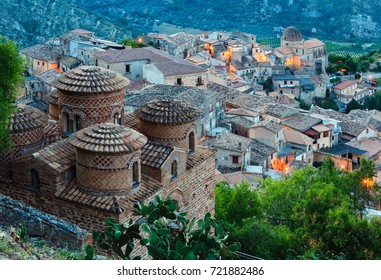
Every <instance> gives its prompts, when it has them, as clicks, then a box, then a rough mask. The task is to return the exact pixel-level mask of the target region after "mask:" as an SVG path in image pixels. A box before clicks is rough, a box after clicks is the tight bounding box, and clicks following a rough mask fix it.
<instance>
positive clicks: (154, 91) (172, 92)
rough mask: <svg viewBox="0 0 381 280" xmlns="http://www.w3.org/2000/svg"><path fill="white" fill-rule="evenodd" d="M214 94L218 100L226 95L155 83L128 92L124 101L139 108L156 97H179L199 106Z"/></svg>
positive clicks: (126, 104)
mask: <svg viewBox="0 0 381 280" xmlns="http://www.w3.org/2000/svg"><path fill="white" fill-rule="evenodd" d="M214 96H216V99H218V100H220V99H221V98H223V97H224V95H223V94H220V93H216V92H214V91H212V90H207V89H198V88H195V87H185V86H176V85H173V86H172V85H153V86H148V87H145V88H144V89H142V90H140V91H139V92H137V94H127V95H126V96H125V102H124V103H125V106H132V107H134V108H138V107H140V106H143V105H145V104H146V103H148V102H151V101H153V100H156V99H177V100H181V101H183V102H186V103H188V105H189V106H196V107H197V108H199V107H203V106H204V105H205V102H206V101H207V100H210V99H211V98H212V97H214Z"/></svg>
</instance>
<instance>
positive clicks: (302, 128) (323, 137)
mask: <svg viewBox="0 0 381 280" xmlns="http://www.w3.org/2000/svg"><path fill="white" fill-rule="evenodd" d="M282 124H283V125H285V126H286V127H287V128H291V129H294V130H296V131H299V132H301V133H303V134H304V135H307V136H308V137H310V138H312V139H313V140H314V142H313V150H314V151H315V150H319V149H321V148H326V147H331V146H332V137H331V129H330V128H329V127H327V126H326V125H324V124H322V120H321V119H318V118H314V117H311V116H309V115H305V114H299V115H294V116H292V117H290V118H288V119H286V120H285V121H283V122H282Z"/></svg>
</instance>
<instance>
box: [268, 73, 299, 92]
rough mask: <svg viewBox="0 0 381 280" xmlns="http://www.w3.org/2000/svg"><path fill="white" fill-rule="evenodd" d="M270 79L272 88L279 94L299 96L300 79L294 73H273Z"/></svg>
mask: <svg viewBox="0 0 381 280" xmlns="http://www.w3.org/2000/svg"><path fill="white" fill-rule="evenodd" d="M272 81H273V85H274V90H275V91H276V92H278V93H279V94H291V95H292V96H295V97H299V94H300V81H299V79H298V78H296V77H295V76H294V75H291V74H286V75H273V76H272Z"/></svg>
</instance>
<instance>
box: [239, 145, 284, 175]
mask: <svg viewBox="0 0 381 280" xmlns="http://www.w3.org/2000/svg"><path fill="white" fill-rule="evenodd" d="M250 149H251V154H250V165H249V166H248V167H247V168H246V169H247V170H252V171H255V172H256V173H262V174H264V173H265V171H267V170H268V169H271V168H273V159H275V157H276V153H277V149H274V148H272V147H270V146H268V145H266V144H264V143H262V142H260V141H258V140H256V139H251V145H250Z"/></svg>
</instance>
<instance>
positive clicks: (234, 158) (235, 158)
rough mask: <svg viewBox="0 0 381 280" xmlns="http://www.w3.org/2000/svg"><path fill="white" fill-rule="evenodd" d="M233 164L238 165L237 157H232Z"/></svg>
mask: <svg viewBox="0 0 381 280" xmlns="http://www.w3.org/2000/svg"><path fill="white" fill-rule="evenodd" d="M232 162H233V164H238V156H232Z"/></svg>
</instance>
